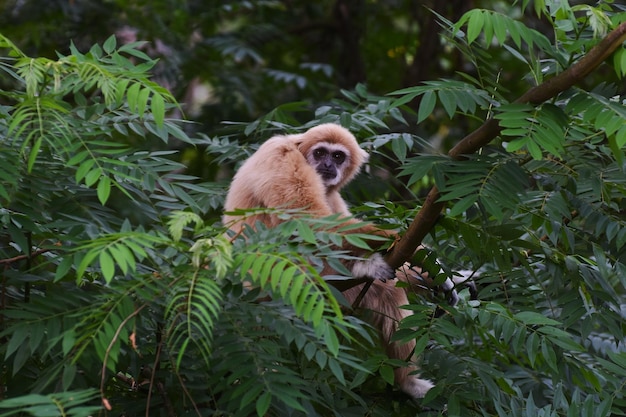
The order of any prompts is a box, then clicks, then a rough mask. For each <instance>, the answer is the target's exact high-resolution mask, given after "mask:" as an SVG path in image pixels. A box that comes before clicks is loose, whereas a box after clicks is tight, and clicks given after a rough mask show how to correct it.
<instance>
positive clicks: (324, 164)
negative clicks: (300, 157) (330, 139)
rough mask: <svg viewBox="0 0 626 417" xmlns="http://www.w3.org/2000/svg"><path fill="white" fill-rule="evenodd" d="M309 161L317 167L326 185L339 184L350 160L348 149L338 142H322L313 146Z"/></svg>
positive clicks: (316, 169)
mask: <svg viewBox="0 0 626 417" xmlns="http://www.w3.org/2000/svg"><path fill="white" fill-rule="evenodd" d="M306 159H307V161H308V162H309V164H310V165H311V166H312V167H313V168H315V171H316V172H317V173H318V174H319V176H320V177H321V178H322V182H323V183H324V185H325V186H326V187H332V186H333V185H337V184H338V183H339V182H340V181H341V179H342V178H343V171H344V169H345V168H346V166H347V165H348V164H349V162H350V153H349V152H348V149H347V148H345V147H344V146H341V145H339V144H336V143H326V142H321V143H319V144H318V145H316V146H314V147H313V148H311V150H310V151H309V154H308V155H307V158H306Z"/></svg>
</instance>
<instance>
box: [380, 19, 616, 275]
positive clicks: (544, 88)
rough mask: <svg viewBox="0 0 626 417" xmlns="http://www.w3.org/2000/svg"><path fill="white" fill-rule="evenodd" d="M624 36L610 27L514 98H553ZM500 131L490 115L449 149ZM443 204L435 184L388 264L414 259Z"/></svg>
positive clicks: (472, 147) (474, 147) (471, 146)
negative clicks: (564, 65) (581, 53)
mask: <svg viewBox="0 0 626 417" xmlns="http://www.w3.org/2000/svg"><path fill="white" fill-rule="evenodd" d="M624 40H626V22H624V23H622V24H620V25H619V26H618V27H617V28H616V29H614V30H613V31H611V32H610V33H609V34H608V35H607V36H606V37H605V38H604V39H603V40H602V41H601V42H600V43H598V44H597V45H596V46H594V47H593V48H592V49H591V50H590V51H589V52H588V53H587V54H586V55H585V56H584V57H582V58H581V59H580V60H579V61H578V62H576V63H575V64H574V65H572V66H571V67H570V68H568V69H567V70H565V71H563V72H562V73H561V74H559V75H557V76H555V77H554V78H551V79H549V80H547V81H545V82H543V83H541V84H540V85H538V86H535V87H533V88H531V89H530V90H528V91H527V92H526V93H525V94H523V95H522V96H521V97H519V98H518V99H517V100H515V101H516V102H517V103H533V104H538V103H541V102H544V101H546V100H549V99H551V98H553V97H554V96H556V95H557V94H559V93H561V92H563V91H565V90H567V89H568V88H570V87H572V86H573V85H574V84H576V83H578V82H579V81H581V80H582V79H583V78H584V77H586V76H587V75H589V74H590V73H591V72H592V71H593V70H594V69H596V68H597V67H598V66H599V65H600V64H601V63H602V62H603V61H604V60H606V59H607V58H608V57H609V56H611V54H612V53H613V52H614V51H615V50H616V49H617V48H618V47H620V46H621V44H622V42H624ZM499 133H500V126H499V125H498V122H497V121H496V120H495V119H489V120H487V121H486V122H485V123H483V124H482V126H480V127H479V128H478V129H476V130H475V131H474V132H472V133H470V134H469V135H467V136H466V137H465V138H463V139H462V140H461V141H460V142H459V143H458V144H457V145H456V146H455V147H454V148H452V149H451V150H450V152H448V155H449V156H451V157H452V158H455V159H460V158H462V156H463V155H468V154H472V153H475V152H476V151H478V150H479V149H480V148H481V147H483V146H485V145H487V144H488V143H489V142H491V141H492V140H493V139H494V138H495V137H496V136H498V134H499ZM443 207H444V204H443V203H442V202H440V201H439V191H438V190H437V188H436V187H433V188H432V189H431V190H430V192H429V193H428V196H427V197H426V201H425V202H424V205H423V206H422V208H421V210H420V211H419V212H418V213H417V215H416V216H415V219H413V222H412V223H411V225H410V226H409V228H408V229H407V231H406V233H405V234H404V236H402V237H401V239H400V240H399V241H398V242H397V243H396V245H395V247H394V248H393V250H392V251H390V252H389V253H388V254H387V256H386V257H385V259H386V261H387V262H388V263H389V265H391V266H392V267H394V268H398V267H399V266H400V265H402V264H403V263H404V262H406V261H407V260H409V259H411V256H412V255H413V252H414V251H415V249H416V248H417V247H418V246H419V245H420V243H421V242H422V239H424V237H425V236H426V234H427V233H428V232H429V231H430V230H431V229H432V228H433V227H434V225H435V222H436V221H437V218H438V217H439V215H440V213H441V210H443Z"/></svg>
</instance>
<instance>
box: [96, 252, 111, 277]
mask: <svg viewBox="0 0 626 417" xmlns="http://www.w3.org/2000/svg"><path fill="white" fill-rule="evenodd" d="M98 262H99V263H100V270H101V272H102V275H103V276H104V279H105V281H106V282H111V280H112V279H113V276H114V275H115V262H114V261H113V258H112V257H111V255H110V254H109V252H108V251H106V250H101V251H100V256H99V257H98Z"/></svg>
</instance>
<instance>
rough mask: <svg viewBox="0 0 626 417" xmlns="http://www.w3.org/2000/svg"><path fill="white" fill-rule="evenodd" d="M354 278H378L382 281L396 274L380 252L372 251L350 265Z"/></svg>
mask: <svg viewBox="0 0 626 417" xmlns="http://www.w3.org/2000/svg"><path fill="white" fill-rule="evenodd" d="M352 276H353V277H354V278H372V279H379V280H381V281H382V282H385V281H387V279H393V278H395V276H396V272H395V270H394V269H393V268H392V267H390V266H389V264H388V263H387V262H385V260H384V259H383V257H382V255H381V254H380V253H374V254H372V255H371V256H370V257H369V258H367V259H366V260H363V261H356V262H355V263H354V266H353V267H352Z"/></svg>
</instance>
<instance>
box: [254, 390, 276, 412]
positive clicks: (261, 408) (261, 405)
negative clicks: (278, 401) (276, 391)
mask: <svg viewBox="0 0 626 417" xmlns="http://www.w3.org/2000/svg"><path fill="white" fill-rule="evenodd" d="M271 403H272V394H271V393H270V392H264V393H262V394H261V395H260V396H259V398H257V400H256V407H255V408H256V413H257V415H258V416H259V417H263V416H265V415H266V414H267V410H269V408H270V404H271Z"/></svg>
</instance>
